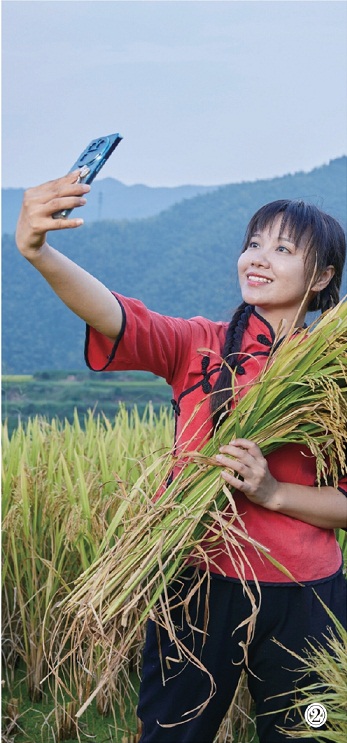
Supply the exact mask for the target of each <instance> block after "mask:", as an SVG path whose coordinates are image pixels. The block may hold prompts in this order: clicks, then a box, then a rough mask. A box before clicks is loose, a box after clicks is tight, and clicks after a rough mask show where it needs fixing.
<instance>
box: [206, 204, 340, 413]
mask: <svg viewBox="0 0 347 743" xmlns="http://www.w3.org/2000/svg"><path fill="white" fill-rule="evenodd" d="M278 216H281V217H282V221H281V227H280V234H282V233H286V236H288V237H289V238H290V239H291V240H293V242H294V244H295V245H296V246H299V245H300V244H301V243H302V244H303V245H304V247H303V250H304V251H305V267H306V272H307V278H308V281H310V280H311V279H314V277H315V276H317V277H318V276H319V275H320V274H321V273H322V271H324V269H325V268H327V266H333V267H334V270H335V273H334V275H333V277H332V278H331V280H330V282H329V284H328V286H326V287H325V289H323V290H322V291H321V292H317V293H316V294H315V296H314V297H313V299H312V300H311V302H310V304H309V306H308V308H307V309H308V311H309V312H313V311H317V310H320V311H321V312H324V311H325V310H327V309H329V308H331V307H334V306H335V305H336V304H337V303H338V301H339V290H340V286H341V280H342V271H343V266H344V262H345V257H346V239H345V235H344V232H343V229H342V227H341V225H340V224H339V223H338V222H337V221H336V219H334V218H333V217H331V216H330V215H329V214H325V212H322V211H321V210H320V209H318V208H317V207H316V206H314V205H313V204H306V203H305V202H304V201H291V200H287V199H281V200H278V201H272V202H271V203H269V204H265V206H262V207H261V208H260V209H259V210H258V211H257V212H256V213H255V214H254V216H253V217H252V219H251V220H250V222H249V225H248V227H247V230H246V234H245V239H244V242H243V248H242V253H243V252H244V251H245V250H246V249H247V247H248V245H249V242H250V239H251V237H252V235H254V233H256V232H262V231H263V230H264V229H266V228H270V229H271V227H272V225H273V223H274V221H275V219H276V218H277V217H278ZM251 312H252V306H251V305H247V304H246V303H245V302H242V304H240V306H239V307H238V308H237V310H236V312H235V313H234V315H233V317H232V320H231V322H230V324H229V327H228V330H227V334H226V339H225V343H224V348H223V352H222V356H223V362H222V365H221V371H220V373H219V375H218V379H217V381H216V384H215V386H214V388H213V392H212V395H211V409H212V414H213V422H214V427H215V428H216V427H217V425H218V423H219V421H220V416H221V413H222V412H223V411H226V410H227V409H228V402H229V401H230V396H231V375H232V372H233V371H234V370H235V369H236V367H237V364H238V354H239V353H240V350H241V343H242V336H243V333H244V330H245V328H246V327H247V323H248V318H249V315H250V313H251Z"/></svg>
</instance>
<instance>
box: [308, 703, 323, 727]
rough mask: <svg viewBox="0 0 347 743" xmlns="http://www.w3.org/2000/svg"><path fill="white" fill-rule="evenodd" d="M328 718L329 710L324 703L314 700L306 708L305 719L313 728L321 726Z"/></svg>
mask: <svg viewBox="0 0 347 743" xmlns="http://www.w3.org/2000/svg"><path fill="white" fill-rule="evenodd" d="M326 719H327V711H326V709H325V707H324V705H323V704H319V703H318V702H314V703H313V704H309V705H308V707H306V709H305V720H306V722H307V724H308V725H309V726H310V727H311V728H320V727H321V726H322V725H324V723H325V722H326Z"/></svg>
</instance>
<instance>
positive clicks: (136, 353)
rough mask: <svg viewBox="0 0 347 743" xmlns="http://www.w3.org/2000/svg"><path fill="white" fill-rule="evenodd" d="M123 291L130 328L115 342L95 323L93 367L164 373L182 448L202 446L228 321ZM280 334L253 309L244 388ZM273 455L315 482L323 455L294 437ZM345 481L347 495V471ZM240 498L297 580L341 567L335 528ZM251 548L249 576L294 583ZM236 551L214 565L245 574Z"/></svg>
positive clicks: (251, 526)
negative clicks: (150, 304) (156, 307)
mask: <svg viewBox="0 0 347 743" xmlns="http://www.w3.org/2000/svg"><path fill="white" fill-rule="evenodd" d="M116 296H117V299H118V301H119V302H120V304H121V307H122V310H123V326H122V331H121V333H120V336H119V337H118V339H117V341H116V342H115V343H112V341H110V340H109V339H108V338H106V337H105V336H103V335H102V334H100V333H99V332H97V331H96V330H94V329H93V328H89V327H88V328H87V336H86V362H87V364H88V366H89V367H90V368H91V369H93V370H94V371H112V370H114V371H120V370H135V369H136V370H146V371H150V372H152V373H154V374H157V375H158V376H161V377H163V378H164V379H165V380H166V381H167V383H168V384H169V385H171V387H172V390H173V395H174V406H175V409H176V431H175V439H176V451H177V453H179V451H180V450H181V449H182V448H183V447H185V446H187V444H188V442H189V448H192V446H194V448H201V447H202V446H203V444H204V443H205V442H206V441H207V440H208V439H209V437H210V435H211V419H210V396H209V391H210V389H211V387H212V386H213V384H214V382H215V380H216V374H217V373H218V371H219V367H220V360H221V355H222V349H223V346H224V340H225V335H226V330H227V327H228V323H224V322H213V321H211V320H208V319H206V318H203V317H194V318H191V319H190V320H185V319H182V318H174V317H167V316H164V315H159V314H158V313H156V312H152V311H150V310H148V309H147V308H146V307H145V306H144V305H143V303H142V302H140V301H139V300H136V299H129V298H125V297H122V296H120V295H116ZM273 341H274V332H273V330H272V328H271V326H270V325H269V324H268V323H267V322H266V321H265V320H264V319H263V318H262V317H260V316H259V315H258V314H257V313H256V312H253V313H252V314H251V316H250V318H249V322H248V326H247V328H246V330H245V332H244V335H243V340H242V348H241V361H240V363H241V366H242V369H243V374H242V376H240V377H239V379H240V390H239V394H240V395H242V394H245V392H246V391H247V386H248V385H250V384H252V381H253V380H254V379H255V378H256V377H257V376H258V374H259V372H260V371H261V369H262V368H263V366H264V364H265V361H266V359H267V357H268V355H269V350H270V347H271V345H272V343H273ZM241 371H242V370H241ZM196 406H197V407H196ZM195 408H196V411H195V413H194V416H192V413H193V411H194V410H195ZM267 461H268V465H269V470H270V472H271V474H272V475H273V476H274V477H275V478H276V479H277V480H279V481H281V482H290V483H296V484H300V485H309V486H314V485H315V482H316V460H315V458H314V457H313V456H312V454H311V453H310V452H309V450H308V449H305V448H304V447H302V446H299V445H296V444H288V445H286V446H283V447H281V448H280V449H278V450H277V451H276V452H273V453H272V454H270V455H268V456H267ZM339 486H340V488H341V490H342V491H343V492H345V493H346V494H347V478H346V477H344V478H342V479H341V481H340V483H339ZM234 499H235V503H236V506H237V511H238V513H239V514H240V515H241V517H242V519H243V521H244V524H245V526H246V529H247V533H248V535H249V536H250V537H253V538H254V539H255V540H256V541H258V542H260V544H262V545H263V546H264V547H266V548H268V549H269V550H270V554H271V555H272V556H273V557H274V558H275V559H276V560H277V561H278V562H279V563H280V564H281V565H284V566H285V567H286V568H287V569H288V570H289V571H290V573H291V574H292V575H293V576H294V578H295V579H296V580H298V581H301V582H313V581H317V580H322V579H324V578H326V577H329V576H332V575H334V574H335V573H336V572H337V571H338V570H339V568H340V566H341V562H342V557H341V550H340V548H339V545H338V543H337V541H336V538H335V533H334V530H333V529H322V528H319V527H316V526H312V525H311V524H307V523H305V522H303V521H300V520H299V519H294V518H291V517H289V516H286V515H284V514H281V513H277V512H273V511H269V510H268V509H266V508H264V507H262V506H260V505H257V504H255V503H252V502H251V501H249V500H248V499H247V498H246V497H245V496H244V495H243V494H242V493H240V492H236V493H235V494H234ZM243 554H244V557H245V559H243V564H245V565H246V567H245V577H246V579H247V580H252V579H253V577H254V573H255V575H256V576H257V579H258V580H259V582H262V583H264V582H265V583H288V580H289V579H288V577H287V576H286V575H285V574H283V573H282V572H280V571H279V570H278V568H276V567H275V566H273V565H272V564H271V563H270V562H269V560H267V559H266V557H263V556H260V555H259V554H258V553H257V552H256V551H255V549H254V548H253V547H252V546H251V545H249V544H247V543H246V542H245V543H244V546H243ZM235 558H237V556H236V554H234V555H231V556H229V555H227V554H226V552H225V551H222V550H221V551H219V553H218V556H215V555H213V565H211V566H210V567H211V570H212V572H217V573H218V572H219V573H221V574H222V575H225V576H227V577H229V578H237V570H236V569H235V565H234V559H235ZM247 561H249V565H247ZM250 566H251V567H250ZM253 571H254V573H253Z"/></svg>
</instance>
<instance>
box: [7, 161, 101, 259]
mask: <svg viewBox="0 0 347 743" xmlns="http://www.w3.org/2000/svg"><path fill="white" fill-rule="evenodd" d="M79 172H80V171H79V170H75V171H73V172H72V173H68V175H65V176H63V178H58V179H56V180H54V181H49V182H48V183H44V184H43V185H41V186H37V187H36V188H29V189H28V190H27V191H26V192H25V194H24V198H23V204H22V208H21V211H20V214H19V218H18V223H17V229H16V243H17V247H18V249H19V251H20V252H21V253H22V255H23V256H24V257H25V258H28V259H29V260H30V259H31V258H35V255H36V254H37V253H38V252H39V251H40V249H41V248H42V246H43V245H44V244H45V241H46V233H47V232H48V231H49V230H62V229H68V228H70V229H71V228H75V227H79V226H80V225H81V224H83V219H80V218H78V217H73V218H68V219H64V218H61V219H53V216H52V215H53V214H54V213H55V212H57V211H60V210H61V209H74V208H75V207H78V206H83V205H84V204H85V203H86V199H85V198H84V195H85V194H86V193H88V192H89V191H90V186H88V185H87V184H85V183H78V180H77V179H78V175H79Z"/></svg>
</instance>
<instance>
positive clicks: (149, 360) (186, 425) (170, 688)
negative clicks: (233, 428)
mask: <svg viewBox="0 0 347 743" xmlns="http://www.w3.org/2000/svg"><path fill="white" fill-rule="evenodd" d="M77 177H78V171H77V172H75V173H72V174H69V175H67V176H65V177H64V178H61V179H58V180H56V181H52V182H50V183H48V184H44V185H43V186H39V187H38V188H35V189H31V190H29V191H28V192H27V193H26V194H25V197H24V202H23V207H22V211H21V214H20V217H19V221H18V226H17V233H16V239H17V245H18V248H19V250H20V251H21V253H22V254H23V256H24V257H26V258H27V259H28V260H29V261H30V262H31V263H32V264H33V265H34V266H35V267H36V268H37V269H38V270H39V271H40V272H41V273H42V275H43V276H44V278H45V279H46V280H47V281H48V282H49V283H50V285H51V286H52V288H53V289H54V291H55V292H56V293H57V294H58V295H59V296H60V297H61V299H62V300H63V301H64V302H65V304H67V305H68V306H69V307H70V308H71V309H72V310H73V311H74V312H75V313H76V314H77V315H79V316H80V317H81V318H82V319H83V320H85V322H86V323H87V326H88V327H87V341H86V360H87V363H88V364H89V366H90V367H91V368H93V369H95V370H99V371H102V370H105V369H107V370H112V369H113V370H120V369H146V370H150V371H152V372H154V373H155V374H159V375H161V376H163V377H164V378H165V379H166V381H167V382H168V383H169V384H170V385H171V386H172V388H173V393H174V399H173V405H174V409H175V415H176V430H175V446H176V452H177V455H178V460H179V454H180V453H181V452H182V451H183V450H184V448H185V447H186V446H187V445H188V442H189V446H191V445H192V443H193V445H194V447H200V446H202V444H203V443H204V442H205V441H206V440H207V439H208V438H209V437H210V436H211V433H212V431H213V427H217V426H218V425H219V423H220V420H221V417H223V416H224V415H225V414H227V412H228V409H229V405H230V404H231V405H232V406H234V405H236V404H237V400H238V398H239V397H240V396H241V395H243V394H244V393H245V391H246V390H247V387H249V385H250V384H252V382H253V380H254V379H255V378H256V377H257V375H258V374H259V372H260V370H261V369H262V368H263V366H264V364H265V362H266V360H267V358H268V355H269V352H270V350H271V348H272V346H273V344H274V342H275V338H276V337H278V336H277V333H278V331H279V336H280V338H281V337H283V336H284V335H285V334H286V333H288V332H299V329H300V328H301V327H302V326H303V323H304V318H305V314H306V312H307V311H308V310H313V309H315V310H317V309H320V310H322V311H323V310H325V309H327V308H328V307H329V306H333V305H334V304H336V302H337V301H338V296H339V287H340V283H341V275H342V269H343V264H344V259H345V250H346V248H345V239H344V235H343V232H342V229H341V227H340V226H339V225H338V223H337V222H336V221H335V220H334V219H332V218H331V217H329V216H328V215H326V214H324V213H322V212H321V211H319V210H318V209H317V208H316V207H313V206H310V205H306V204H304V203H303V202H291V201H276V202H273V203H272V204H268V205H266V206H265V207H263V208H262V209H260V210H259V211H258V212H257V213H256V214H255V215H254V217H253V218H252V220H251V222H250V224H249V226H248V229H247V232H246V238H245V243H244V247H243V251H242V253H241V255H240V258H239V261H238V273H239V281H240V286H241V292H242V298H243V303H242V305H241V306H240V307H239V308H238V310H237V311H236V313H235V315H234V317H233V319H232V321H231V323H230V324H229V325H228V324H227V323H222V322H219V323H216V322H212V321H210V320H207V319H206V318H201V317H197V318H192V319H191V320H182V319H179V318H170V317H165V316H161V315H158V314H157V313H155V312H151V311H149V310H148V309H147V308H146V307H144V305H143V304H142V303H141V302H139V301H137V300H134V299H129V298H125V297H121V296H120V295H114V294H112V293H111V292H110V291H109V290H108V289H106V287H104V286H103V285H102V284H101V283H100V282H99V281H97V280H96V279H95V278H93V277H92V276H91V275H90V274H88V273H86V272H85V271H84V270H83V269H81V268H80V267H78V266H76V264H74V263H72V262H71V261H70V260H69V259H67V258H66V257H64V256H62V255H61V254H59V253H58V252H57V251H55V250H54V249H53V248H52V247H51V246H49V245H48V243H47V242H46V232H47V231H49V230H57V229H67V228H76V227H78V226H80V224H82V220H80V219H79V218H77V217H72V218H70V219H66V220H55V219H53V218H52V214H53V213H55V212H57V211H59V210H61V209H71V208H74V207H78V206H81V205H83V204H84V203H85V195H86V194H87V192H88V191H89V186H86V185H84V184H79V183H77ZM293 328H295V330H294V331H293ZM201 349H209V350H208V352H207V351H206V350H204V351H202V350H201ZM221 356H222V357H223V359H224V360H225V363H222V364H221V362H220V359H221ZM231 373H235V378H236V380H237V384H236V388H235V394H234V399H233V400H232V401H231V403H230V402H229V398H230V386H231ZM193 412H194V413H195V414H194V415H192V413H193ZM218 459H219V462H220V466H221V468H222V473H223V477H224V480H225V482H226V483H227V484H229V485H231V486H233V487H236V488H237V492H236V493H235V495H234V497H235V502H236V505H237V509H238V513H239V514H241V515H242V518H243V520H244V523H245V526H246V528H247V532H248V534H249V536H251V537H254V538H255V539H256V540H257V541H258V542H260V543H261V544H263V545H265V546H266V547H268V548H269V549H270V551H271V554H272V556H273V557H274V558H275V559H276V560H278V561H279V563H281V564H282V565H284V566H285V567H286V568H287V569H288V570H289V571H290V573H291V574H292V575H293V576H294V578H295V581H296V582H290V581H289V579H288V578H287V577H286V575H285V574H283V573H282V572H280V571H279V570H278V569H277V568H276V567H275V566H274V565H273V564H272V563H270V562H268V561H266V560H263V559H261V557H260V556H259V554H258V553H257V552H256V551H255V550H254V549H253V547H251V546H249V545H248V544H245V545H244V556H245V560H244V570H245V578H246V579H247V580H248V581H249V582H250V583H252V580H253V579H254V575H256V576H257V579H258V581H259V583H260V586H261V607H260V611H259V615H258V617H257V620H256V625H255V634H254V637H253V640H252V642H251V644H250V646H249V648H248V663H247V666H246V670H247V673H248V684H249V688H250V692H251V694H252V697H253V699H254V701H255V705H256V714H257V731H258V736H259V740H260V743H277V742H279V741H283V740H288V739H289V738H288V737H287V735H286V733H285V732H281V731H280V729H279V728H284V729H285V730H287V731H288V735H289V731H290V728H291V727H292V726H293V724H294V723H295V722H296V720H295V716H294V715H292V717H291V718H289V719H288V717H287V716H286V714H285V712H283V711H281V710H283V709H284V708H288V707H289V706H290V705H291V704H292V702H293V699H294V697H295V695H296V694H297V693H299V692H298V691H297V689H299V687H300V683H301V684H302V683H303V682H302V680H301V679H300V674H298V673H295V669H296V667H297V665H298V661H297V660H295V658H294V657H293V656H291V655H290V654H289V653H287V652H286V651H285V650H284V649H283V647H281V646H280V645H279V644H276V643H274V642H273V638H275V639H276V640H277V641H278V643H281V644H282V646H284V648H288V649H290V650H292V651H294V652H296V653H298V654H300V655H301V654H302V653H303V652H304V649H305V646H306V643H307V639H308V638H310V639H311V640H312V638H314V640H315V641H319V642H324V638H323V635H324V634H325V633H326V625H327V623H328V618H327V615H326V613H325V611H324V609H323V607H322V605H321V603H320V602H319V600H318V599H317V598H316V594H318V595H319V596H320V597H321V598H322V600H323V601H324V603H325V604H326V605H327V606H329V607H330V608H331V610H332V611H333V612H334V614H335V615H336V616H337V617H338V618H339V619H340V621H341V622H342V623H343V624H344V625H345V626H346V582H345V579H344V577H343V575H342V569H341V552H340V550H339V547H338V545H337V542H336V539H335V534H334V529H335V528H338V527H346V526H347V500H346V495H347V479H346V477H344V478H343V477H341V480H340V482H339V486H338V488H335V487H333V486H323V487H320V488H318V487H317V485H316V467H315V460H314V458H313V457H312V455H310V453H309V452H308V451H304V450H303V448H302V447H298V446H295V445H287V446H285V447H282V448H281V449H280V450H277V452H275V453H274V454H272V455H269V456H268V457H267V458H264V457H263V455H262V453H261V450H260V449H259V447H258V446H257V445H256V444H254V443H253V442H251V441H248V440H246V439H238V440H235V441H232V442H230V444H229V445H228V446H224V447H222V448H221V450H220V452H219V455H218ZM175 474H176V471H175V472H174V473H173V476H175ZM240 477H241V479H240ZM235 559H236V558H235V556H233V555H232V554H226V552H225V551H223V550H218V551H217V552H216V553H215V554H214V555H213V559H211V562H210V566H209V567H210V571H211V582H210V587H209V596H208V606H209V622H208V632H207V635H204V634H203V633H202V632H201V629H202V627H203V626H204V616H203V614H204V611H205V602H204V595H203V591H204V590H206V587H204V585H205V584H204V585H203V588H202V593H200V595H199V600H198V599H197V597H196V606H194V599H192V601H191V603H190V605H189V612H190V616H191V617H192V616H194V622H193V624H194V628H193V629H192V627H191V626H190V624H191V623H189V622H188V617H187V616H185V615H184V614H183V612H182V609H181V608H177V609H176V610H173V614H172V620H173V621H174V622H175V624H176V626H177V632H178V633H179V636H180V637H181V638H184V641H185V643H186V645H187V647H188V648H190V649H191V650H193V651H194V654H195V655H196V656H197V657H199V659H200V660H201V662H202V664H203V666H204V667H205V668H206V669H207V671H208V673H209V674H210V675H211V676H212V677H213V679H214V683H215V693H214V695H213V696H212V698H211V700H210V701H209V703H208V705H207V706H205V707H204V706H201V705H203V702H204V700H205V699H206V696H208V693H209V676H208V674H206V673H205V674H204V673H202V672H201V671H200V670H199V668H198V667H197V666H196V665H194V664H192V663H186V662H185V663H182V662H180V659H179V658H178V657H175V650H174V647H173V646H172V644H171V643H170V640H169V638H168V636H167V635H166V633H165V632H164V631H162V632H161V633H160V650H159V648H158V637H157V632H156V628H155V626H154V625H153V624H152V623H151V622H149V625H148V632H147V639H146V646H145V651H144V662H143V676H142V684H141V691H140V701H139V708H138V713H139V716H140V718H141V719H142V721H143V735H142V738H141V741H142V743H207V742H212V741H213V739H214V737H215V735H216V733H217V730H218V727H219V725H220V722H221V720H222V719H223V716H224V714H225V713H226V711H227V709H228V707H229V705H230V702H231V700H232V698H233V694H234V692H235V689H236V687H237V684H238V680H239V677H240V673H241V670H242V668H243V665H244V654H243V645H244V643H245V640H246V629H245V621H246V620H247V617H248V615H249V603H248V599H247V598H245V596H244V594H243V589H242V585H241V583H240V581H239V573H238V570H237V566H236V564H235ZM177 585H178V584H177ZM313 589H314V590H313ZM177 590H179V591H180V595H181V597H183V596H184V595H185V593H186V592H187V591H188V590H189V573H187V574H185V575H184V576H183V577H182V580H180V581H179V588H178V589H177ZM199 630H200V631H199ZM306 682H307V680H305V683H306ZM312 701H314V700H312ZM194 710H195V711H194ZM311 740H312V741H313V740H314V737H312V739H311Z"/></svg>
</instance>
